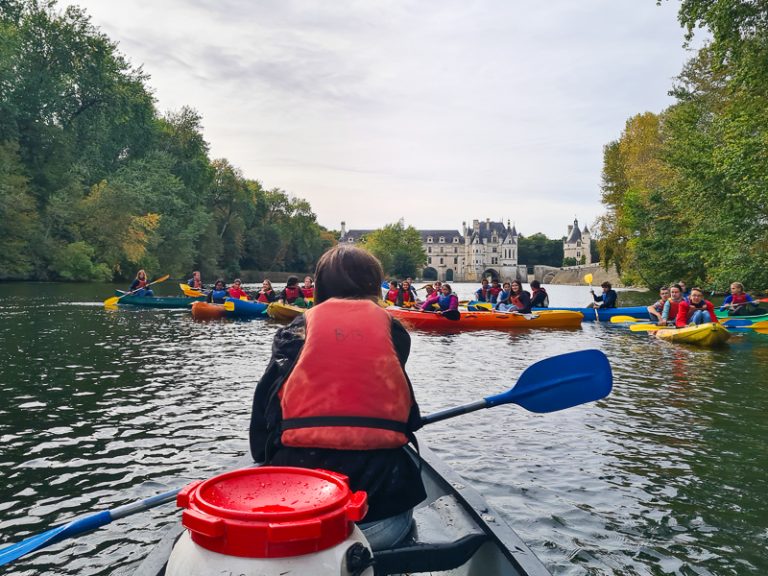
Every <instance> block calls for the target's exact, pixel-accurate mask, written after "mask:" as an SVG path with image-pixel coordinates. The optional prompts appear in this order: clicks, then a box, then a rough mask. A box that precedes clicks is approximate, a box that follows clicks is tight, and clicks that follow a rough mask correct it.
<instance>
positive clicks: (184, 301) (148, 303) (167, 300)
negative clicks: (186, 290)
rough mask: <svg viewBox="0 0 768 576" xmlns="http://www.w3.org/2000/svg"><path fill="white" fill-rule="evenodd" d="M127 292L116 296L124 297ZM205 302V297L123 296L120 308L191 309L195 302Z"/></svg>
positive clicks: (118, 292) (117, 293) (117, 291)
mask: <svg viewBox="0 0 768 576" xmlns="http://www.w3.org/2000/svg"><path fill="white" fill-rule="evenodd" d="M123 294H125V292H120V291H119V290H116V291H115V296H123ZM202 300H205V296H201V297H199V298H187V297H177V296H134V295H131V296H123V297H122V298H120V300H118V302H117V303H118V305H120V306H141V307H143V308H189V307H191V306H192V304H194V303H195V302H200V301H202Z"/></svg>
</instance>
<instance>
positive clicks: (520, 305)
mask: <svg viewBox="0 0 768 576" xmlns="http://www.w3.org/2000/svg"><path fill="white" fill-rule="evenodd" d="M507 302H508V303H507V304H502V305H500V306H499V310H501V311H502V312H520V313H521V314H530V313H531V295H530V293H529V292H528V291H527V290H523V285H522V284H521V283H520V281H519V280H512V282H511V283H510V292H509V298H508V300H507Z"/></svg>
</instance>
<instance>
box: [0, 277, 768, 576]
mask: <svg viewBox="0 0 768 576" xmlns="http://www.w3.org/2000/svg"><path fill="white" fill-rule="evenodd" d="M454 287H455V288H456V289H457V291H458V292H459V294H460V296H462V297H468V296H469V295H470V294H471V292H472V290H473V289H474V288H475V287H474V286H471V285H468V284H466V285H462V284H458V285H455V286H454ZM113 288H114V287H111V286H106V285H93V284H91V285H74V284H73V285H61V284H0V398H2V402H0V479H1V481H0V544H2V545H4V544H8V543H12V542H16V541H18V540H20V539H22V538H24V537H26V536H29V535H32V534H36V533H39V532H42V531H44V530H46V529H47V528H49V527H51V526H53V525H55V524H56V523H59V522H62V521H65V520H69V519H71V518H73V517H74V516H77V515H80V514H83V513H87V512H92V511H95V510H98V509H102V508H112V507H115V506H118V505H120V504H124V503H127V502H130V501H133V500H137V499H140V498H145V497H147V496H150V495H152V494H155V493H158V492H161V491H164V490H168V489H171V488H175V487H178V486H181V485H183V484H185V483H186V482H188V481H191V480H193V479H198V478H205V477H208V476H210V475H211V474H213V473H215V472H219V471H221V470H222V469H224V468H226V467H228V466H231V465H232V464H233V462H234V461H235V460H236V459H237V458H238V457H239V456H241V455H243V454H244V453H245V452H246V451H247V430H248V421H249V411H250V405H251V397H252V393H253V389H254V386H255V384H256V382H257V380H258V379H259V377H260V375H261V373H262V371H263V369H264V368H265V366H266V364H267V361H268V359H269V355H270V345H271V340H272V337H273V335H274V333H275V331H276V330H277V329H278V328H279V326H280V325H279V324H276V323H273V322H272V321H265V320H255V321H250V322H230V321H224V322H211V323H197V322H193V321H192V319H191V316H190V314H189V312H187V311H168V310H146V309H129V308H120V309H119V310H107V309H105V308H104V307H103V306H101V301H102V300H103V299H105V298H106V297H108V296H110V295H111V294H112V290H113ZM172 289H173V287H172V286H170V285H168V286H166V285H161V286H160V290H159V291H160V292H161V293H163V292H164V293H167V294H171V293H172ZM620 296H621V302H622V303H624V304H626V305H634V304H639V303H642V302H644V301H647V300H649V299H651V298H652V297H651V296H649V295H648V294H639V293H622V294H621V295H620ZM550 297H551V300H552V304H553V305H558V304H559V305H563V306H579V305H583V304H584V303H585V300H587V299H588V293H587V289H586V288H585V287H569V286H553V287H551V290H550ZM412 338H413V344H412V353H411V358H410V360H409V361H408V365H407V369H408V373H409V375H410V377H411V380H412V382H413V384H414V388H415V391H416V396H417V399H418V400H419V403H420V405H421V408H422V412H423V413H425V414H428V413H431V412H434V411H437V410H440V409H442V408H446V407H451V406H455V405H458V404H463V403H465V402H470V401H473V400H476V399H479V398H482V397H484V396H487V395H490V394H495V393H498V392H501V391H503V390H506V389H507V388H509V387H510V386H511V385H512V384H513V383H514V382H515V380H516V378H517V376H518V375H519V374H520V373H521V372H522V371H523V370H524V369H525V368H526V367H527V366H528V365H529V364H531V363H533V362H534V361H536V360H540V359H542V358H546V357H548V356H552V355H555V354H561V353H564V352H569V351H574V350H581V349H585V348H598V349H600V350H602V351H604V352H605V353H606V354H607V355H608V357H609V359H610V361H611V364H612V367H613V370H614V378H615V381H614V391H613V393H612V395H611V396H610V397H609V398H607V399H605V400H602V401H600V402H597V403H593V404H590V405H585V406H580V407H576V408H572V409H569V410H565V411H562V412H556V413H551V414H543V415H536V414H531V413H528V412H526V411H525V410H523V409H521V408H519V407H515V406H503V407H498V408H495V409H493V410H483V411H480V412H476V413H474V414H470V415H466V416H462V417H460V418H456V419H452V420H450V421H446V422H441V423H438V424H435V425H433V426H430V427H428V428H425V429H423V430H422V431H421V432H420V433H419V436H420V438H421V441H422V442H425V443H427V444H428V445H429V446H430V447H432V448H433V449H434V450H435V451H436V452H437V453H438V454H440V455H441V456H442V457H443V458H444V459H445V460H446V461H447V462H448V463H449V464H450V465H452V466H453V467H454V468H455V469H456V470H457V471H458V472H459V473H460V474H461V475H463V476H464V477H465V478H466V480H467V481H468V482H469V483H471V484H472V485H473V486H475V487H476V488H478V489H479V490H480V491H481V492H482V493H483V494H484V495H485V496H486V498H488V500H489V501H490V502H491V504H492V505H494V506H495V507H496V508H497V509H498V510H499V511H500V512H501V513H502V514H503V515H504V516H505V517H506V519H507V520H508V521H509V523H510V524H511V525H512V526H513V527H514V528H515V530H516V531H517V532H518V533H519V534H520V536H521V537H522V538H523V539H524V540H525V541H526V542H528V543H529V545H530V546H531V548H532V549H533V550H534V551H535V553H536V554H537V555H538V556H539V557H540V558H541V559H542V561H543V562H544V563H545V564H546V565H547V566H548V568H549V569H550V570H551V571H552V572H553V573H554V574H557V575H569V576H570V575H581V574H590V575H644V574H653V575H657V574H658V575H661V574H679V575H694V574H695V575H710V574H712V575H731V574H734V575H742V574H760V575H764V574H768V475H767V474H766V470H768V449H767V448H766V446H767V443H768V418H767V417H766V411H767V410H768V383H767V382H766V376H765V375H766V371H767V369H768V336H764V335H762V336H761V335H758V334H738V335H736V336H734V337H733V338H732V339H731V343H730V345H729V346H728V347H727V348H724V349H722V350H714V351H713V350H702V349H695V348H688V347H685V346H681V345H673V344H668V343H664V342H660V341H657V340H655V339H653V338H649V337H648V336H647V335H645V334H643V333H631V332H629V331H628V330H627V329H626V327H621V326H619V325H610V324H595V323H585V324H583V325H582V327H581V328H579V329H575V330H531V331H516V332H472V333H464V334H450V335H439V334H425V333H413V334H412ZM177 520H178V515H177V514H176V513H175V511H174V507H173V506H172V505H167V506H164V507H161V508H156V509H154V510H152V511H148V512H144V513H141V514H137V515H134V516H131V517H129V518H125V519H123V520H120V521H117V522H114V523H112V524H110V525H109V526H107V527H105V528H102V529H100V530H98V531H96V532H93V533H91V534H88V535H85V536H81V537H79V538H77V539H74V540H70V541H66V542H62V543H59V544H56V545H53V546H51V547H49V548H46V549H44V550H43V551H40V552H37V553H35V554H33V555H30V556H28V557H25V558H23V559H21V560H20V561H18V562H17V563H15V564H14V565H12V566H10V567H7V568H6V569H2V568H0V574H9V575H10V574H13V575H32V574H87V575H97V574H98V575H101V574H123V573H129V567H130V566H131V565H132V564H133V563H135V562H136V561H137V560H139V559H140V558H142V557H143V556H144V555H145V554H146V553H147V552H148V550H149V548H150V547H151V545H152V544H153V543H154V542H156V541H157V540H158V539H159V537H160V531H161V529H162V528H163V527H165V526H167V525H168V524H170V523H173V522H176V521H177ZM3 570H5V571H3Z"/></svg>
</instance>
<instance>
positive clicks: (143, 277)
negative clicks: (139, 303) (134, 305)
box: [128, 270, 155, 296]
mask: <svg viewBox="0 0 768 576" xmlns="http://www.w3.org/2000/svg"><path fill="white" fill-rule="evenodd" d="M147 284H149V281H148V280H147V273H146V272H144V270H139V271H138V272H137V273H136V278H134V279H133V282H131V286H130V288H128V292H133V295H134V296H154V295H155V293H154V292H152V289H151V288H147V287H146V286H147Z"/></svg>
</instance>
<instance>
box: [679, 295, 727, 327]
mask: <svg viewBox="0 0 768 576" xmlns="http://www.w3.org/2000/svg"><path fill="white" fill-rule="evenodd" d="M701 303H702V306H700V307H696V306H694V305H693V304H691V303H689V302H686V301H685V300H683V301H682V302H680V305H679V306H678V307H677V319H676V320H675V326H677V327H678V328H684V327H685V326H687V325H688V324H689V323H690V321H691V317H692V316H693V313H694V312H696V311H697V310H706V311H707V312H709V321H710V322H717V316H715V307H714V306H713V305H712V302H710V301H709V300H702V301H701Z"/></svg>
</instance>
